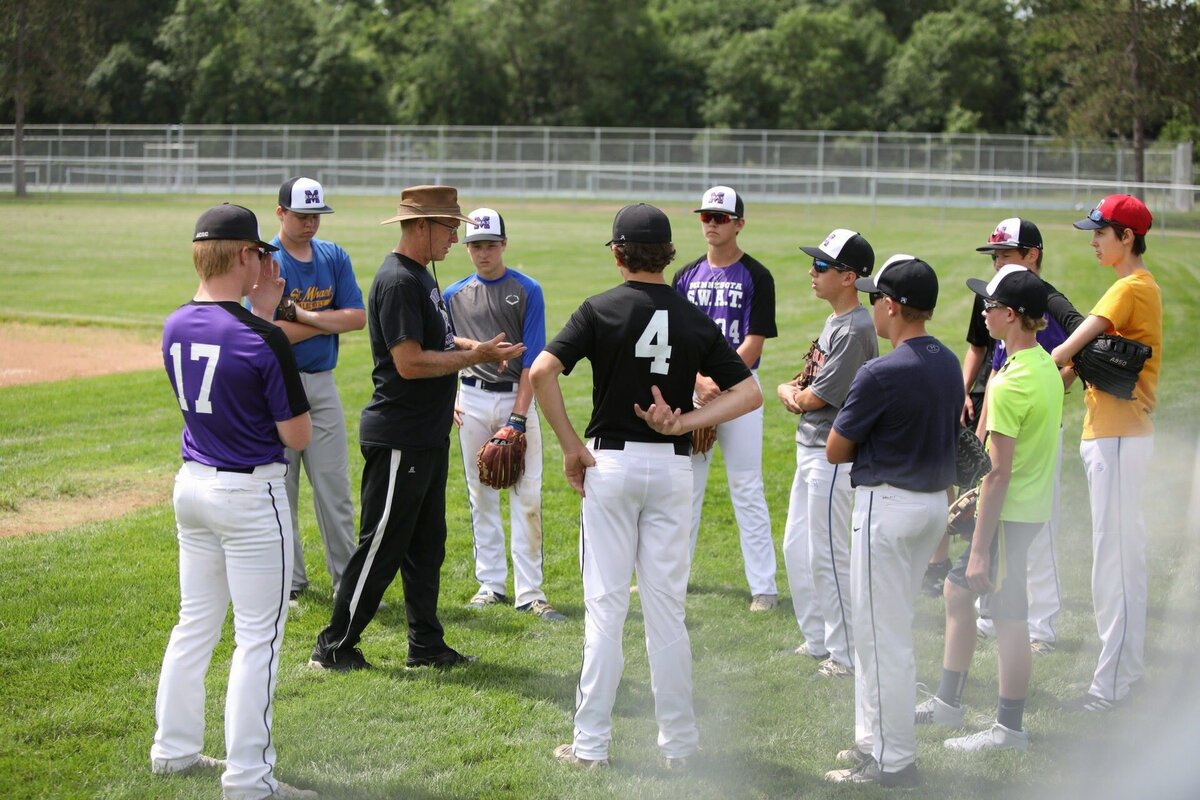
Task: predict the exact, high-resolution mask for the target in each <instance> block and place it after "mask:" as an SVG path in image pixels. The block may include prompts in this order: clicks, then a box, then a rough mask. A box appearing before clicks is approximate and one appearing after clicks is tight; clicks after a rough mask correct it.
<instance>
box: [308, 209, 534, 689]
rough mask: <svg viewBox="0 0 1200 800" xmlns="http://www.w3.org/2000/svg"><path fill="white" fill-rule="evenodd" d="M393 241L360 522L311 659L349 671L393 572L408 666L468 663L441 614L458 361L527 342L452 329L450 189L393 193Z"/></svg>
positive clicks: (375, 296) (375, 310) (372, 330)
mask: <svg viewBox="0 0 1200 800" xmlns="http://www.w3.org/2000/svg"><path fill="white" fill-rule="evenodd" d="M392 222H399V223H400V226H401V235H400V242H399V244H397V245H396V248H395V249H394V250H393V251H392V252H391V253H388V255H387V258H385V259H384V260H383V264H382V265H381V266H380V267H379V271H378V272H377V273H376V275H375V280H374V281H373V282H372V284H371V290H370V292H369V294H368V296H367V307H368V314H367V318H368V324H367V330H368V333H369V335H370V339H371V355H372V356H373V358H374V363H375V365H374V368H373V370H372V373H371V378H372V380H373V381H374V383H375V392H374V394H373V395H372V396H371V400H370V402H369V403H367V406H366V408H364V409H363V413H362V420H361V422H360V426H359V444H360V446H361V448H362V453H363V458H364V459H365V463H364V465H363V474H362V494H361V505H362V520H361V526H360V529H359V537H358V549H357V550H356V551H355V553H354V555H353V556H351V558H350V563H349V564H348V565H347V566H346V572H345V574H344V575H343V577H342V582H341V586H340V587H339V588H338V592H337V597H336V599H335V600H334V604H333V616H332V618H331V620H330V622H329V626H328V627H326V628H325V630H323V631H321V634H320V635H319V636H318V637H317V646H316V648H315V649H314V650H313V654H312V658H311V660H310V661H309V664H310V665H311V666H313V667H316V668H320V669H332V670H337V671H347V670H353V669H364V668H367V667H369V666H370V664H368V663H367V661H366V659H365V658H363V655H362V653H361V652H360V651H359V649H358V647H357V644H358V641H359V638H360V636H361V634H362V631H363V629H364V628H366V626H367V624H368V623H369V622H370V621H371V618H372V617H374V616H375V612H376V610H378V608H379V601H380V600H381V599H382V597H383V593H384V591H385V590H386V589H387V587H388V586H389V585H390V584H391V582H392V579H393V578H395V576H396V572H397V571H399V572H400V578H401V580H402V581H403V583H404V610H405V615H406V617H407V618H408V659H407V662H406V663H407V666H409V667H425V666H438V667H447V666H454V665H456V664H461V663H464V662H468V661H473V660H474V658H472V657H470V656H464V655H463V654H461V653H459V652H458V651H456V650H454V649H453V648H451V647H450V646H449V645H447V644H446V641H445V639H444V638H443V631H442V625H441V623H440V622H439V621H438V617H437V603H438V585H439V581H440V577H441V568H442V561H444V560H445V557H446V475H447V468H448V462H449V446H450V425H451V421H452V419H453V415H454V395H455V390H456V388H457V385H458V381H457V375H458V371H459V370H460V369H464V368H466V367H470V366H473V365H475V364H483V363H490V362H503V361H506V360H508V359H510V358H519V357H520V356H521V354H522V353H523V352H524V351H525V346H524V345H522V344H515V345H514V344H509V343H507V342H506V341H505V335H506V334H505V333H504V332H502V331H498V332H497V334H496V335H495V336H494V337H492V338H491V339H490V340H488V341H486V342H477V341H474V340H471V339H463V338H460V337H457V336H455V335H454V328H453V326H452V325H451V323H450V317H449V314H448V313H447V311H446V304H445V303H444V302H443V301H442V293H441V290H440V289H439V288H438V283H437V278H436V274H431V273H430V271H429V270H428V269H427V268H426V265H428V264H430V263H431V262H437V261H441V260H442V259H444V258H445V257H446V254H447V253H448V252H449V251H450V246H451V245H452V244H454V243H455V242H456V241H458V229H459V226H460V225H461V223H463V222H471V220H470V219H468V218H467V217H465V216H463V213H462V210H461V209H460V208H459V205H458V191H457V190H456V189H454V188H452V187H450V186H413V187H409V188H408V189H405V190H404V191H403V192H401V194H400V207H399V209H398V210H397V212H396V215H395V216H394V217H391V218H390V219H386V220H384V221H383V223H381V224H384V225H386V224H388V223H392Z"/></svg>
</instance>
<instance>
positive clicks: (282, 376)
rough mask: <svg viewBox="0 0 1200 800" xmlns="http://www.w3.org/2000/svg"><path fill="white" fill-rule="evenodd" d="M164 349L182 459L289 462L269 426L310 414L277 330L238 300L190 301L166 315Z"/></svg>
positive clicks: (221, 463) (216, 463) (233, 464)
mask: <svg viewBox="0 0 1200 800" xmlns="http://www.w3.org/2000/svg"><path fill="white" fill-rule="evenodd" d="M162 348H163V364H164V366H165V367H166V369H167V377H168V378H169V379H170V381H171V387H172V388H173V389H174V390H175V398H176V400H177V401H178V403H179V408H180V411H182V412H183V444H182V447H181V448H180V454H181V455H182V456H183V460H184V461H196V462H199V463H201V464H206V465H208V466H210V467H224V468H245V467H257V466H260V465H262V464H271V463H276V462H278V463H284V464H286V463H287V459H286V458H285V457H284V455H283V442H281V441H280V440H279V432H278V430H277V429H276V427H275V423H276V422H277V421H278V422H283V421H284V420H288V419H291V418H292V417H294V416H297V415H298V414H303V413H304V412H306V411H308V397H307V396H306V395H305V394H304V385H303V384H302V383H301V382H300V373H299V371H298V370H297V369H296V359H295V356H293V355H292V348H291V345H290V344H288V340H287V336H285V335H284V333H283V331H281V330H280V329H279V328H277V327H275V326H274V325H272V324H271V323H270V322H267V321H266V320H262V319H259V318H258V317H256V316H254V315H253V314H251V313H250V312H249V311H247V310H246V309H244V308H242V306H241V305H239V304H237V303H232V302H220V303H212V302H200V301H192V302H191V303H188V304H187V305H185V306H181V307H180V308H178V309H176V311H175V312H174V313H172V314H171V316H169V317H167V322H166V325H165V326H164V328H163V341H162Z"/></svg>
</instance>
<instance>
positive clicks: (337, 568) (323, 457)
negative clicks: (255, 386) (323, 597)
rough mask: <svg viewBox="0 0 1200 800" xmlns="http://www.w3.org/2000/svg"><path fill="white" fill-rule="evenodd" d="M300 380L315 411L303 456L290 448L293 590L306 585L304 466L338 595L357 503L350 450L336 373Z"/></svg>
mask: <svg viewBox="0 0 1200 800" xmlns="http://www.w3.org/2000/svg"><path fill="white" fill-rule="evenodd" d="M300 380H301V382H302V383H303V384H304V392H305V393H306V394H307V395H308V403H309V405H310V406H311V408H310V409H309V412H308V413H309V416H310V417H311V418H312V441H311V442H310V443H309V445H308V447H307V448H305V449H304V450H302V451H297V450H292V449H290V448H289V449H288V450H287V451H286V454H287V459H288V463H289V464H291V466H292V468H291V469H290V470H288V476H287V496H288V505H289V506H290V507H291V509H292V530H293V531H295V533H296V535H295V537H294V541H295V551H294V553H293V556H292V588H293V589H304V588H305V587H307V586H308V573H307V572H306V571H305V569H304V544H303V542H302V541H301V536H300V516H299V513H300V512H299V508H300V502H299V500H300V465H301V463H303V465H304V472H305V474H307V475H308V483H309V486H311V487H312V500H313V511H315V512H316V515H317V529H318V530H319V531H320V533H321V541H323V542H324V543H325V568H326V569H328V570H329V577H330V578H332V579H333V593H334V594H337V589H338V586H339V585H340V584H341V582H342V573H343V572H345V571H346V563H347V562H348V561H349V560H350V556H352V555H354V548H355V543H354V534H355V531H356V530H357V528H356V527H355V522H354V503H353V501H352V500H351V499H350V462H349V453H348V451H347V450H346V415H345V414H344V413H343V411H342V399H341V397H339V396H338V390H337V384H336V383H334V380H333V372H332V371H329V372H302V373H300Z"/></svg>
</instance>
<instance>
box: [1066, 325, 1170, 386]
mask: <svg viewBox="0 0 1200 800" xmlns="http://www.w3.org/2000/svg"><path fill="white" fill-rule="evenodd" d="M1152 352H1153V349H1152V348H1151V347H1150V346H1149V345H1145V344H1142V343H1141V342H1135V341H1134V340H1132V339H1125V338H1123V337H1121V336H1110V335H1108V334H1101V335H1100V336H1097V337H1096V338H1095V339H1093V340H1092V341H1091V342H1089V343H1088V344H1087V345H1086V346H1085V347H1084V348H1083V349H1082V350H1080V351H1079V352H1078V353H1076V354H1075V358H1074V359H1073V361H1074V369H1075V374H1076V375H1078V376H1079V379H1080V380H1081V381H1083V382H1084V383H1085V384H1087V385H1088V386H1093V387H1095V388H1097V389H1099V390H1100V391H1102V392H1108V393H1109V394H1111V395H1113V396H1115V397H1119V398H1121V399H1122V400H1132V399H1133V387H1134V386H1136V385H1137V379H1138V375H1139V374H1141V372H1142V367H1143V366H1145V364H1146V362H1147V361H1148V360H1149V359H1150V354H1151V353H1152Z"/></svg>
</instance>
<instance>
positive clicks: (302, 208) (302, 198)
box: [279, 178, 333, 214]
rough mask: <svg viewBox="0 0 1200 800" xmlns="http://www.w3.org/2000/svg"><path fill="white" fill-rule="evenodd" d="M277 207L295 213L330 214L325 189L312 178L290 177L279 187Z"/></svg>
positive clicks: (331, 210)
mask: <svg viewBox="0 0 1200 800" xmlns="http://www.w3.org/2000/svg"><path fill="white" fill-rule="evenodd" d="M279 207H280V208H283V209H286V210H287V211H294V212H295V213H297V214H332V213H333V209H332V208H330V207H329V206H328V205H326V203H325V189H324V188H322V186H321V184H319V183H317V182H316V181H314V180H313V179H312V178H292V179H291V180H288V181H285V182H284V184H283V185H282V186H280V187H279Z"/></svg>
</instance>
